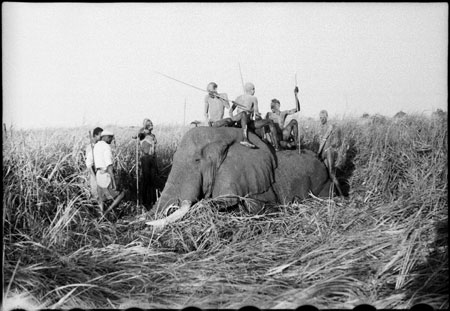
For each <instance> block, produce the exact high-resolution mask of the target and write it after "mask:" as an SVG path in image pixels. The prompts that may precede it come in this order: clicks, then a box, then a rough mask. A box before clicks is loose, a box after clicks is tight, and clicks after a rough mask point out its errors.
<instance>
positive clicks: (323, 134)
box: [204, 82, 340, 184]
mask: <svg viewBox="0 0 450 311" xmlns="http://www.w3.org/2000/svg"><path fill="white" fill-rule="evenodd" d="M217 87H218V85H217V84H216V83H215V82H211V83H209V84H208V85H207V87H206V91H207V92H208V95H206V97H205V106H204V116H205V120H206V123H207V124H208V125H209V126H211V127H223V126H228V127H229V126H233V127H240V128H242V131H243V133H242V134H243V135H242V137H243V138H242V141H241V144H242V145H244V146H246V147H249V148H255V145H254V144H252V143H251V142H250V141H249V139H248V131H249V130H251V131H252V132H255V134H257V135H258V136H259V137H260V138H262V139H263V140H266V141H267V142H269V143H271V144H272V145H273V147H274V148H275V151H279V150H281V149H296V148H298V149H299V152H301V151H302V150H301V144H300V136H299V128H298V122H297V120H295V119H291V121H289V122H288V123H287V124H286V118H287V116H288V115H292V114H294V113H297V112H299V111H300V101H299V99H298V92H299V90H298V87H295V88H294V97H295V104H296V108H294V109H290V110H284V111H282V110H281V103H280V101H279V100H278V99H276V98H274V99H272V101H271V103H270V109H271V112H268V113H267V114H266V116H265V119H262V117H261V113H260V112H259V107H258V99H257V98H256V96H255V85H254V84H253V83H250V82H248V83H246V84H245V85H244V94H243V95H240V96H238V97H237V98H236V100H234V101H230V100H228V96H227V94H226V93H219V92H218V91H217ZM230 102H231V103H232V105H231V106H230ZM225 108H227V109H229V117H226V118H224V111H225ZM236 108H237V109H236ZM235 109H236V114H234V113H233V112H234V110H235ZM319 118H320V122H321V125H320V132H319V135H320V138H319V139H320V146H319V151H318V152H317V155H318V157H319V158H320V159H321V160H322V161H323V162H324V163H325V165H326V167H327V168H328V171H329V174H330V177H331V178H332V179H333V182H335V184H337V180H336V177H335V172H334V171H335V167H334V164H335V161H336V158H337V151H336V147H337V145H338V144H339V143H340V142H337V140H336V139H335V138H336V137H337V136H336V135H332V134H333V133H334V132H335V127H334V125H332V124H329V123H328V122H327V120H328V112H327V111H326V110H322V111H321V112H320V114H319Z"/></svg>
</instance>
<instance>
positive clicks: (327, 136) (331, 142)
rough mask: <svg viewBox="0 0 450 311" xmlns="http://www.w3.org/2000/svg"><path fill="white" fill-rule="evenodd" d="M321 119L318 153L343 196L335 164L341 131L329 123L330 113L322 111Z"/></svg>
mask: <svg viewBox="0 0 450 311" xmlns="http://www.w3.org/2000/svg"><path fill="white" fill-rule="evenodd" d="M319 118H320V129H319V136H320V146H319V151H318V152H317V155H318V157H319V158H320V159H321V160H322V161H323V163H324V164H325V166H326V167H327V169H328V173H329V175H330V177H331V179H332V180H333V183H334V184H335V185H336V187H337V189H338V191H339V194H340V195H342V191H341V189H340V187H339V182H338V180H337V178H336V174H335V172H336V167H335V163H336V160H337V154H338V152H337V148H338V147H339V146H340V145H341V137H340V131H339V130H338V129H337V128H336V127H335V126H334V125H333V124H330V123H328V122H327V121H328V112H327V111H326V110H322V111H321V112H320V113H319Z"/></svg>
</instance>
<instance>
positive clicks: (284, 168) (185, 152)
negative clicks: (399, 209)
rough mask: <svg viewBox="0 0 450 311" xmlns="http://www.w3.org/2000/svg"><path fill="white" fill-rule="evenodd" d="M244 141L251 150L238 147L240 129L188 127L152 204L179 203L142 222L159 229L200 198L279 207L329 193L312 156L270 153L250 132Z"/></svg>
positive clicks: (322, 168) (327, 181)
mask: <svg viewBox="0 0 450 311" xmlns="http://www.w3.org/2000/svg"><path fill="white" fill-rule="evenodd" d="M249 139H250V141H251V142H252V143H253V144H255V145H256V146H257V148H256V149H250V148H247V147H245V146H242V145H241V144H240V143H239V142H240V141H241V140H242V130H241V129H238V128H230V127H223V128H213V127H197V128H192V129H190V130H189V131H188V132H187V133H186V134H185V136H184V137H183V139H182V140H181V143H180V145H179V146H178V148H177V151H176V152H175V154H174V158H173V165H172V170H171V172H170V174H169V177H168V180H167V183H166V185H165V187H164V190H163V192H162V194H161V198H160V199H159V201H158V203H157V206H158V209H159V210H164V209H165V208H166V207H168V206H169V205H171V204H178V203H179V202H181V207H180V208H179V209H178V210H177V211H175V212H174V213H173V214H171V215H169V216H167V217H165V218H163V219H158V220H154V221H151V222H148V223H147V224H148V225H153V226H164V225H165V224H167V223H170V222H174V221H176V220H178V219H180V218H182V217H183V216H184V215H185V214H186V213H187V212H188V210H189V208H190V207H191V205H192V204H194V203H196V202H198V201H199V200H201V199H203V198H216V197H218V196H225V195H232V196H233V195H234V196H240V197H250V198H252V199H256V200H258V201H261V203H262V204H264V203H272V204H274V203H275V204H285V203H288V202H291V201H293V200H294V199H304V198H306V197H307V196H308V193H309V192H310V191H311V192H312V193H313V194H314V195H316V196H328V195H329V193H330V189H331V187H332V182H331V180H330V178H329V176H328V173H327V169H326V167H325V165H324V164H323V163H322V162H321V161H320V160H319V159H318V158H317V157H316V155H315V154H314V153H313V152H311V151H309V150H305V152H304V153H302V154H299V153H298V151H295V150H285V151H280V152H276V153H275V151H274V149H273V148H272V146H269V145H267V144H266V143H264V142H263V141H262V140H261V139H260V138H259V137H258V136H256V135H254V134H253V133H249ZM235 203H236V201H233V200H230V202H229V204H230V205H233V204H235Z"/></svg>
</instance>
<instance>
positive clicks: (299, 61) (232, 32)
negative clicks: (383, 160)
mask: <svg viewBox="0 0 450 311" xmlns="http://www.w3.org/2000/svg"><path fill="white" fill-rule="evenodd" d="M2 52H3V59H2V62H3V122H4V123H6V125H7V126H9V125H11V124H13V126H15V127H16V128H34V127H60V126H81V125H88V126H97V125H99V126H105V125H108V124H114V125H140V124H141V122H142V120H143V118H145V117H149V118H151V119H152V120H153V122H154V123H155V124H156V125H157V124H164V123H165V124H174V123H179V124H182V123H183V122H184V119H186V123H189V122H191V121H193V120H203V106H204V97H205V95H206V93H204V92H202V91H200V90H197V89H194V88H191V87H188V86H186V85H184V84H181V83H178V82H175V81H173V80H170V79H168V78H166V77H163V76H161V75H158V74H157V73H155V71H158V72H162V73H164V74H166V75H169V76H171V77H174V78H176V79H179V80H181V81H184V82H186V83H189V84H192V85H194V86H197V87H200V88H202V89H205V88H206V85H207V84H208V83H209V82H211V81H214V82H216V83H217V84H218V85H219V87H218V91H219V92H224V93H227V94H228V96H229V98H232V99H234V98H236V97H237V96H239V95H240V94H242V81H241V74H240V70H239V66H240V67H241V71H242V77H243V80H244V82H247V81H250V82H253V83H254V84H255V86H256V94H255V95H256V96H257V97H258V100H259V105H260V110H261V112H263V113H264V114H265V112H267V111H269V110H270V100H271V99H272V98H278V99H279V100H280V101H281V108H282V110H283V109H291V108H294V107H295V102H294V93H293V89H294V87H295V83H296V81H295V77H296V76H297V82H298V86H299V88H300V94H299V97H300V102H301V115H302V116H305V117H314V118H317V117H318V113H319V111H320V110H321V109H327V110H328V112H329V114H330V116H331V117H343V116H344V117H345V116H361V115H362V114H363V113H369V114H375V113H380V114H383V115H387V116H393V115H394V114H395V113H396V112H398V111H400V110H403V111H405V112H408V113H426V114H429V113H431V111H432V110H435V109H436V108H441V109H444V110H447V98H448V91H447V74H448V72H447V67H448V64H447V62H448V4H447V3H96V4H91V3H14V2H11V3H8V2H6V3H5V2H3V3H2ZM185 102H186V115H185V116H184V106H185Z"/></svg>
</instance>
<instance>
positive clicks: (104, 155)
mask: <svg viewBox="0 0 450 311" xmlns="http://www.w3.org/2000/svg"><path fill="white" fill-rule="evenodd" d="M113 138H114V134H113V132H112V131H111V130H108V129H105V130H103V131H102V134H101V135H100V141H99V142H98V143H96V144H95V146H94V162H95V167H96V170H97V172H96V179H97V192H98V202H99V205H100V211H101V212H102V214H103V212H104V204H105V202H106V201H109V200H114V201H113V203H112V204H111V206H110V207H109V208H108V209H109V210H110V209H112V208H114V207H115V206H116V205H117V204H119V202H120V200H122V199H123V197H124V196H125V192H124V191H122V192H119V191H118V190H117V184H116V180H115V178H114V172H113V156H112V151H111V142H112V140H113Z"/></svg>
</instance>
